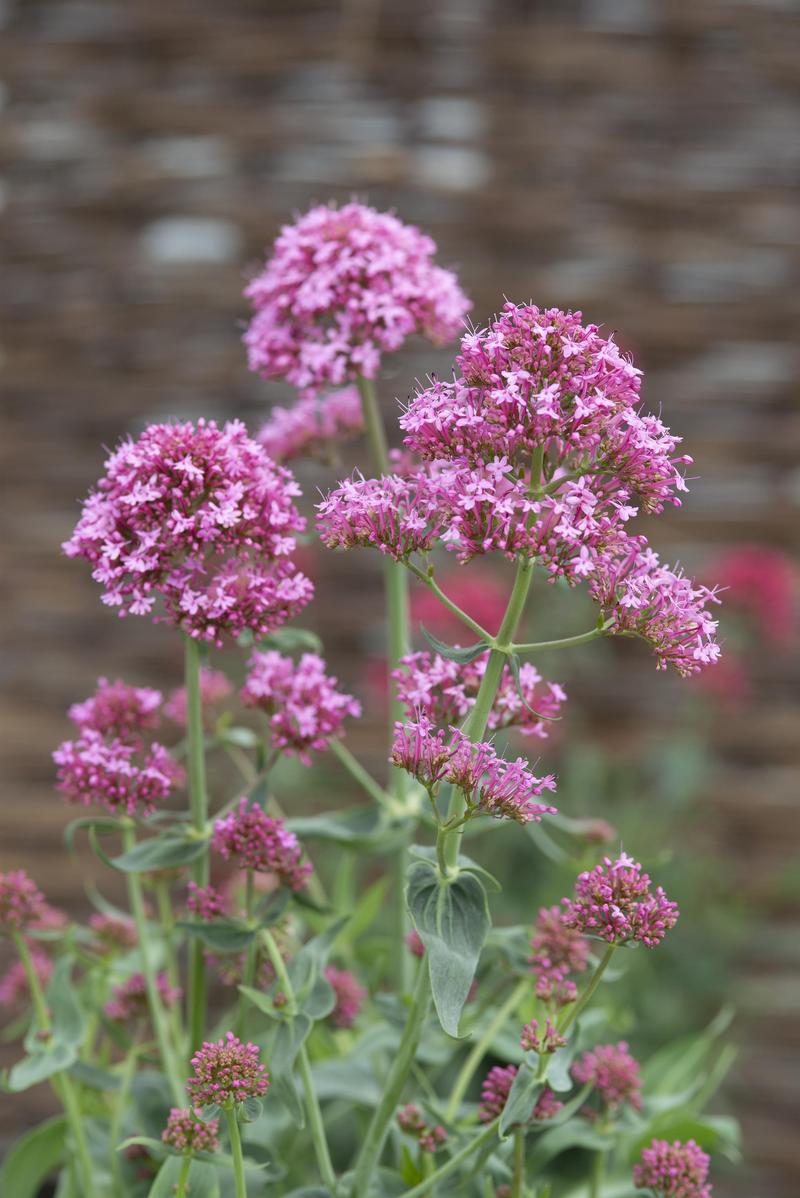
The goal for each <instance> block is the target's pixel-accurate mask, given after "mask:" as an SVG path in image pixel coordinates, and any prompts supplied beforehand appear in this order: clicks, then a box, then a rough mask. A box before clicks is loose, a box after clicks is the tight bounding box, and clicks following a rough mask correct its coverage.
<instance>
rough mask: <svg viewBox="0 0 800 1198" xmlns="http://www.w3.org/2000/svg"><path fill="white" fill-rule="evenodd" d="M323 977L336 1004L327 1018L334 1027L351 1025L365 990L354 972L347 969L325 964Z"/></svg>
mask: <svg viewBox="0 0 800 1198" xmlns="http://www.w3.org/2000/svg"><path fill="white" fill-rule="evenodd" d="M325 977H326V978H327V979H328V981H329V982H330V984H331V986H332V987H333V992H334V994H335V995H336V1006H335V1007H334V1008H333V1010H332V1011H331V1013H330V1015H329V1016H328V1018H329V1019H330V1021H331V1023H332V1024H333V1026H334V1027H341V1028H348V1027H352V1026H353V1024H354V1023H355V1021H356V1016H357V1015H358V1013H359V1011H360V1010H361V1008H362V1007H363V1005H364V1000H365V998H366V997H367V992H366V990H365V989H364V987H363V986H362V985H361V983H360V982H359V980H358V978H357V977H356V976H355V974H352V973H350V971H349V970H348V969H336V968H335V966H333V965H327V966H326V967H325Z"/></svg>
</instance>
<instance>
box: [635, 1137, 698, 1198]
mask: <svg viewBox="0 0 800 1198" xmlns="http://www.w3.org/2000/svg"><path fill="white" fill-rule="evenodd" d="M710 1163H711V1158H710V1157H709V1156H708V1154H707V1153H705V1152H703V1150H702V1148H701V1147H700V1146H699V1144H696V1143H695V1141H694V1140H687V1141H686V1143H685V1144H682V1143H681V1141H680V1140H674V1141H673V1142H672V1143H671V1144H670V1143H669V1142H668V1141H667V1140H653V1142H652V1144H651V1145H650V1147H649V1148H645V1149H643V1151H642V1155H641V1158H640V1160H639V1163H638V1164H637V1165H634V1167H633V1183H634V1185H635V1186H636V1188H637V1190H650V1191H652V1193H653V1194H658V1195H660V1196H663V1198H711V1186H710V1185H709V1183H708V1181H707V1178H708V1166H709V1164H710Z"/></svg>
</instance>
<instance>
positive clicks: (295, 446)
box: [256, 387, 364, 462]
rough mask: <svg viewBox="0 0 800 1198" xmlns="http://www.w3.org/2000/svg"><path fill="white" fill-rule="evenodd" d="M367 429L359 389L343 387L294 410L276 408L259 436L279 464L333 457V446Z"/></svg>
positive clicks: (301, 403)
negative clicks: (309, 456)
mask: <svg viewBox="0 0 800 1198" xmlns="http://www.w3.org/2000/svg"><path fill="white" fill-rule="evenodd" d="M363 429H364V410H363V407H362V404H361V396H360V395H359V394H358V389H357V388H356V387H342V388H341V390H339V391H332V392H331V393H330V394H329V395H326V396H324V397H316V396H310V397H309V398H307V399H300V400H298V402H297V403H296V404H293V405H292V407H290V408H283V407H274V408H273V409H272V410H271V412H270V414H269V419H268V420H267V421H266V423H265V424H262V426H261V428H260V429H259V430H258V432H257V433H256V441H258V443H259V445H263V446H264V449H266V451H267V453H268V454H269V456H270V457H271V458H272V460H273V461H275V462H290V461H293V460H294V459H295V458H299V457H303V456H304V455H307V454H308V455H314V456H320V457H321V456H330V454H331V447H332V446H334V445H336V444H337V442H341V441H345V440H347V439H349V438H350V437H352V436H355V435H356V434H357V433H360V432H362V431H363Z"/></svg>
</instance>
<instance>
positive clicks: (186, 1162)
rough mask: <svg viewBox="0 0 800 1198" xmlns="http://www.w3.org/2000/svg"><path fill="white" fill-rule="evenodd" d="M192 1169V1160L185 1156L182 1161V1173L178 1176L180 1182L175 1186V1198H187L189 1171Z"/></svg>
mask: <svg viewBox="0 0 800 1198" xmlns="http://www.w3.org/2000/svg"><path fill="white" fill-rule="evenodd" d="M191 1167H192V1158H191V1157H190V1156H185V1157H184V1158H183V1160H182V1161H181V1171H180V1173H179V1174H178V1181H177V1184H176V1186H175V1198H186V1195H187V1188H186V1186H187V1182H188V1181H189V1171H190V1169H191Z"/></svg>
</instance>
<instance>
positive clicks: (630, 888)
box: [563, 853, 678, 948]
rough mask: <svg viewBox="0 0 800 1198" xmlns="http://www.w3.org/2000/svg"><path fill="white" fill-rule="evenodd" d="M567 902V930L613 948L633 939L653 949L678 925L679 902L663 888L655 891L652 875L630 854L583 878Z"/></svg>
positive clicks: (579, 880) (603, 863)
mask: <svg viewBox="0 0 800 1198" xmlns="http://www.w3.org/2000/svg"><path fill="white" fill-rule="evenodd" d="M563 902H564V922H565V924H566V925H567V927H570V928H576V929H577V930H578V931H579V932H582V933H584V934H585V935H592V936H598V937H600V938H601V939H602V940H606V941H608V943H609V944H624V943H626V942H627V941H629V940H635V941H638V942H639V943H640V944H645V945H647V947H648V948H654V947H655V945H657V944H659V943H660V941H661V940H663V938H664V936H665V934H666V933H667V932H668V931H669V929H670V928H673V927H674V926H675V924H676V923H677V922H678V905H677V903H673V902H671V901H670V900H669V899H668V898H667V896H666V894H665V893H664V891H663V889H662V888H661V887H660V886H656V887H655V889H653V890H651V883H650V877H649V875H648V874H646V873H645V872H644V871H643V870H642V867H641V865H640V864H639V863H638V861H634V860H633V858H632V857H629V856H628V855H627V853H623V854H622V855H621V856H620V857H619V858H618V859H617V860H616V861H612V860H611V858H610V857H604V858H603V862H602V864H601V865H596V866H595V867H594V869H590V870H585V871H584V872H583V873H581V874H579V875H578V879H577V882H576V883H575V895H574V897H573V898H571V899H564V900H563Z"/></svg>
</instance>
